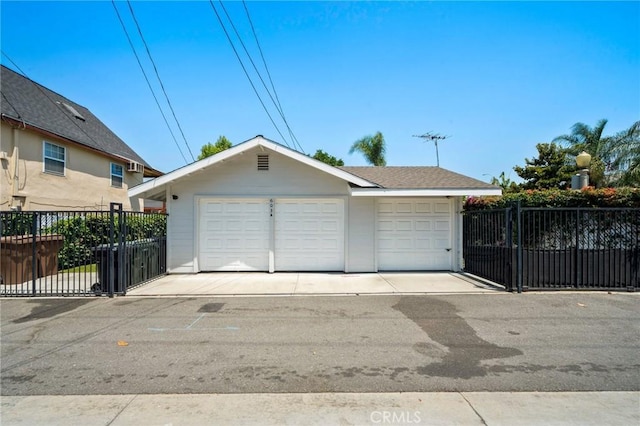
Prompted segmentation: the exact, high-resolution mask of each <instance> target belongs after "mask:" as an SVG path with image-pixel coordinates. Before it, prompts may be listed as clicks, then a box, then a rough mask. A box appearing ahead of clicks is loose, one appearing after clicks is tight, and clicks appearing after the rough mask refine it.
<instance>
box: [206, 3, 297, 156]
mask: <svg viewBox="0 0 640 426" xmlns="http://www.w3.org/2000/svg"><path fill="white" fill-rule="evenodd" d="M209 4H210V5H211V8H212V9H213V12H214V13H215V14H216V17H217V18H218V22H219V23H220V26H221V27H222V31H224V34H225V35H226V36H227V40H228V41H229V44H230V45H231V48H232V49H233V53H235V55H236V58H237V59H238V62H240V66H241V67H242V71H244V75H245V76H246V77H247V79H248V80H249V84H251V88H252V89H253V92H254V93H255V94H256V96H257V97H258V100H259V101H260V105H262V108H263V109H264V112H266V113H267V116H268V117H269V120H271V124H273V127H275V128H276V130H277V132H278V134H279V135H280V137H281V138H282V140H283V141H284V143H285V145H287V146H288V147H289V148H291V146H290V145H289V144H288V143H287V140H286V138H285V137H284V135H283V134H282V132H281V131H280V129H279V128H278V125H277V124H276V122H275V121H273V117H271V114H270V113H269V110H268V109H267V107H266V105H265V104H264V102H263V101H262V98H261V97H260V94H259V93H258V90H257V89H256V86H255V85H254V84H253V80H251V77H250V76H249V73H248V72H247V68H246V67H245V66H244V63H243V62H242V59H241V58H240V55H239V54H238V51H237V50H236V47H235V46H234V44H233V41H232V40H231V37H230V36H229V32H228V31H227V28H226V27H225V26H224V23H223V22H222V18H221V17H220V14H219V13H218V10H217V9H216V6H215V5H214V4H213V1H212V0H209Z"/></svg>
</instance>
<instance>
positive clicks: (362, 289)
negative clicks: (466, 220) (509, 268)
mask: <svg viewBox="0 0 640 426" xmlns="http://www.w3.org/2000/svg"><path fill="white" fill-rule="evenodd" d="M503 291H504V289H503V288H501V287H500V286H493V285H489V284H487V283H484V282H481V281H480V280H477V279H475V278H474V277H470V276H468V275H463V274H458V273H452V272H430V273H406V272H403V273H400V272H399V273H366V274H344V273H296V272H290V273H275V274H267V273H261V272H246V273H245V272H210V273H200V274H176V275H166V276H164V277H162V278H160V279H158V280H155V281H153V282H150V283H147V284H145V285H143V286H141V287H138V288H134V289H131V290H130V291H129V292H128V293H127V294H129V295H132V296H179V295H191V296H197V295H202V296H212V295H215V296H239V295H247V296H256V295H265V296H266V295H268V296H278V295H280V296H293V295H306V296H308V295H348V294H351V295H356V294H452V293H498V292H503Z"/></svg>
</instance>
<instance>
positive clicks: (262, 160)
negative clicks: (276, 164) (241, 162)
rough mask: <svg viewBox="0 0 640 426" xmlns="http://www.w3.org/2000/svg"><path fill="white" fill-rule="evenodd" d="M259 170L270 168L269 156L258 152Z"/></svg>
mask: <svg viewBox="0 0 640 426" xmlns="http://www.w3.org/2000/svg"><path fill="white" fill-rule="evenodd" d="M258 170H269V156H268V155H267V154H258Z"/></svg>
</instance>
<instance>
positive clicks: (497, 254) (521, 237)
mask: <svg viewBox="0 0 640 426" xmlns="http://www.w3.org/2000/svg"><path fill="white" fill-rule="evenodd" d="M463 253H464V264H465V267H464V269H465V271H467V272H470V273H472V274H474V275H478V276H480V277H483V278H486V279H489V280H491V281H494V282H497V283H500V284H503V285H504V286H505V287H506V288H507V290H510V291H511V290H514V289H517V290H518V291H522V290H527V289H536V290H540V289H588V290H598V289H606V290H612V289H613V290H628V291H636V290H637V289H638V288H640V210H639V209H632V208H627V209H621V208H616V209H612V208H553V209H551V208H519V207H514V208H509V209H501V210H481V211H469V212H465V214H464V219H463Z"/></svg>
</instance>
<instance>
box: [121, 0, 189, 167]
mask: <svg viewBox="0 0 640 426" xmlns="http://www.w3.org/2000/svg"><path fill="white" fill-rule="evenodd" d="M127 4H128V5H129V10H130V11H131V16H132V17H133V22H135V24H136V28H137V29H138V33H139V34H140V38H141V39H142V43H143V44H144V47H145V49H146V50H147V55H149V60H150V61H151V64H152V65H153V70H154V71H155V73H156V77H157V78H158V81H159V82H160V87H161V88H162V93H164V97H165V99H166V100H167V104H168V105H169V109H170V110H171V114H173V118H174V120H176V124H177V125H178V129H179V130H180V134H181V135H182V139H184V144H185V145H186V146H187V149H188V150H189V154H190V155H191V159H192V160H193V161H196V159H195V157H194V156H193V152H191V147H190V146H189V142H187V138H186V137H185V136H184V132H183V131H182V126H180V122H179V121H178V117H176V112H175V111H174V110H173V105H171V101H170V100H169V96H168V95H167V91H166V90H165V88H164V84H163V83H162V79H161V78H160V74H159V73H158V68H157V67H156V63H155V61H154V60H153V57H152V56H151V52H150V51H149V46H148V45H147V42H146V40H145V39H144V36H143V35H142V29H141V28H140V25H139V24H138V20H137V19H136V15H135V14H134V13H133V6H131V2H130V1H129V0H127Z"/></svg>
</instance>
